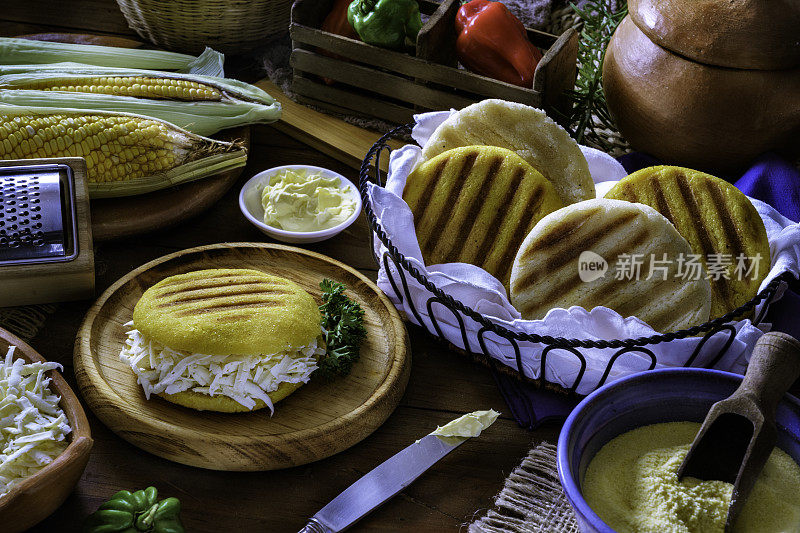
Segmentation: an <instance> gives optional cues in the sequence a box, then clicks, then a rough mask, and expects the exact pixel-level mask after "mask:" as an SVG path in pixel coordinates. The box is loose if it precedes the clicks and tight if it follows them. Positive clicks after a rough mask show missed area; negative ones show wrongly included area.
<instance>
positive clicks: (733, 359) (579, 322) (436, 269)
mask: <svg viewBox="0 0 800 533" xmlns="http://www.w3.org/2000/svg"><path fill="white" fill-rule="evenodd" d="M452 112H454V111H441V112H434V113H424V114H421V115H416V116H415V119H416V126H415V127H414V129H413V131H412V137H413V138H414V140H415V141H417V143H419V144H420V145H424V143H425V141H426V140H427V139H428V137H429V136H430V135H431V134H432V133H433V131H434V130H435V129H436V127H437V126H438V125H439V124H441V123H442V122H443V121H444V120H445V119H446V118H447V117H448V116H449V115H450V113H452ZM581 149H582V151H583V154H584V156H585V157H586V159H587V161H588V163H589V170H590V172H591V174H592V178H593V180H594V181H595V186H596V188H597V191H598V196H602V195H603V194H605V192H606V191H607V190H608V189H609V188H610V187H611V186H613V184H614V183H615V182H616V181H618V180H619V179H621V178H623V177H624V176H625V175H626V174H627V173H626V172H625V170H624V169H623V168H622V165H620V164H619V163H618V162H617V161H616V160H615V159H614V158H612V157H611V156H609V155H607V154H605V153H603V152H601V151H599V150H595V149H593V148H589V147H585V146H582V147H581ZM421 159H422V157H421V149H420V147H419V146H415V145H406V146H404V147H402V148H400V149H398V150H395V151H393V152H392V154H391V159H390V162H389V174H388V178H387V182H386V186H385V187H379V186H377V185H374V184H370V187H369V196H370V200H371V204H372V206H373V209H374V212H375V215H376V216H377V219H378V222H379V223H380V224H381V226H382V227H383V228H384V230H385V231H386V233H387V235H388V236H389V238H390V239H391V241H392V243H393V244H394V245H395V246H396V247H397V248H398V250H399V251H400V252H401V253H402V254H403V255H405V257H406V258H407V259H408V260H409V261H410V262H411V263H412V264H413V265H414V266H415V267H416V268H417V269H418V270H419V271H420V272H421V273H423V274H424V275H425V276H426V277H427V278H428V279H429V280H430V281H431V282H433V283H434V284H435V285H436V286H437V287H439V288H440V289H442V290H443V291H444V292H446V293H447V294H449V295H451V296H452V297H453V298H455V299H457V300H460V301H461V302H462V303H464V304H465V305H466V306H467V307H469V308H472V309H474V310H475V311H477V312H479V313H482V314H483V315H485V316H486V317H488V318H489V319H490V320H491V321H492V322H494V323H497V324H499V325H502V326H505V327H506V328H509V329H511V330H515V331H518V332H522V333H536V334H539V335H550V336H553V337H566V338H570V339H609V340H610V339H627V338H633V337H643V336H650V335H654V334H656V333H657V332H656V331H654V330H653V329H652V328H651V327H650V326H648V325H647V324H645V323H644V322H642V321H641V320H639V319H637V318H635V317H628V318H623V317H622V316H620V315H619V314H618V313H616V312H615V311H613V310H611V309H608V308H606V307H596V308H595V309H593V310H591V311H587V310H586V309H583V308H582V307H577V306H574V307H570V308H569V309H552V310H551V311H550V312H549V313H548V314H547V316H545V317H544V318H543V319H542V320H523V319H521V318H520V314H519V312H518V311H517V310H516V309H514V307H513V306H512V305H511V303H510V302H509V300H508V298H507V297H506V293H505V289H504V288H503V286H502V285H501V283H500V282H499V281H498V280H497V279H495V278H494V277H493V276H491V275H490V274H489V273H488V272H486V271H485V270H483V269H481V268H479V267H476V266H474V265H469V264H465V263H448V264H441V265H425V264H424V262H423V260H422V253H421V252H420V248H419V243H418V242H417V238H416V233H415V231H414V217H413V214H412V213H411V209H409V207H408V205H407V204H406V203H405V202H404V201H403V199H402V192H403V188H404V187H405V183H406V178H407V177H408V175H409V173H410V172H411V171H412V170H413V169H414V167H415V166H416V165H417V164H418V163H419V162H420V161H421ZM752 201H753V204H754V205H755V207H756V209H757V210H758V213H759V214H760V215H761V218H762V219H763V220H764V224H765V226H766V229H767V235H768V237H769V241H770V248H771V254H772V261H771V269H770V272H769V275H768V276H767V278H766V279H765V280H764V282H763V283H762V285H761V289H763V288H764V287H765V286H766V284H767V283H769V281H771V280H772V279H773V278H775V277H776V276H778V275H779V274H780V273H782V272H784V271H787V270H788V271H791V272H792V273H794V275H795V276H798V275H799V274H800V224H796V223H793V222H791V221H790V220H789V219H787V218H785V217H783V216H782V215H781V214H780V213H778V212H777V211H776V210H775V209H773V208H772V207H770V206H769V205H767V204H765V203H764V202H761V201H759V200H755V199H753V200H752ZM375 252H376V254H377V256H378V257H379V258H381V266H380V271H379V273H378V286H379V287H380V288H381V290H383V292H384V293H386V294H387V295H388V296H389V298H390V299H391V300H392V302H393V303H394V304H395V306H397V308H398V309H399V310H401V311H403V312H405V314H406V316H407V317H408V318H409V320H411V321H412V322H414V323H416V324H419V322H420V321H422V322H423V324H421V325H423V326H425V327H426V328H427V329H428V330H429V331H431V332H434V333H435V332H436V330H435V327H434V325H433V323H432V321H431V318H430V316H429V311H428V300H429V299H430V297H431V296H432V294H431V293H430V292H429V291H428V290H427V289H425V288H424V287H423V286H422V285H420V284H419V283H418V282H417V281H416V280H414V279H413V278H412V277H411V276H410V275H408V274H407V273H406V275H405V280H406V283H407V284H408V290H409V293H410V294H411V297H412V301H413V309H412V307H411V302H408V301H407V300H406V299H404V298H402V297H401V295H398V294H395V291H394V289H393V287H392V284H391V282H390V280H389V276H388V275H387V272H386V270H385V267H384V264H383V260H382V258H383V254H384V253H385V252H386V248H385V247H384V246H383V245H382V243H381V242H380V241H379V240H378V239H375ZM389 265H390V267H391V268H392V278H393V279H394V281H395V283H396V284H397V285H398V287H399V289H400V292H401V294H402V292H403V288H402V284H401V281H400V276H399V274H398V272H397V270H396V268H394V266H393V264H392V262H391V260H390V261H389ZM784 289H785V287H781V288H780V289H779V290H778V295H779V296H780V295H782V293H783V290H784ZM760 308H761V306H759V309H758V310H760ZM431 309H432V311H433V313H434V316H435V319H436V321H437V323H438V325H439V328H440V329H441V335H442V336H443V337H445V338H446V339H447V340H448V341H449V342H451V343H452V344H454V345H456V346H458V347H459V348H465V343H464V340H463V338H462V334H461V329H460V327H459V322H458V319H457V317H455V316H454V315H453V313H452V312H451V311H449V310H448V309H447V308H445V307H444V306H443V305H441V304H438V303H433V304H432V307H431ZM758 310H757V311H758ZM414 311H416V313H415V312H414ZM464 319H465V330H466V332H467V342H468V343H469V346H468V347H466V348H468V349H470V350H472V351H473V352H480V351H482V350H481V346H480V344H479V340H478V336H479V335H478V333H479V330H480V328H481V326H480V324H478V323H477V322H475V321H473V320H471V319H469V318H467V317H464ZM734 326H735V329H736V337H735V339H733V342H732V344H731V346H730V347H729V348H728V350H727V351H726V352H725V355H724V357H722V358H721V359H720V360H719V361H717V362H716V363H715V364H714V365H713V366H714V368H718V369H721V370H728V371H731V372H738V373H743V372H744V369H745V368H746V365H747V361H748V359H749V357H750V353H751V351H752V347H753V345H754V344H755V342H756V341H757V340H758V338H759V337H760V336H761V335H762V334H763V331H762V329H759V327H755V326H754V325H753V324H752V323H751V322H750V320H742V321H739V322H737V323H736V324H735V325H734ZM760 328H763V329H764V330H766V329H768V325H766V324H761V326H760ZM728 338H729V334H728V333H726V332H720V333H718V334H717V335H715V336H714V337H712V338H711V339H710V340H709V341H708V342H707V343H706V345H705V346H703V348H702V350H701V351H700V354H699V356H698V357H697V358H696V359H695V360H694V361H693V362H692V366H705V365H707V364H709V363H710V362H711V360H713V358H714V357H715V356H716V355H717V354H718V352H719V351H720V349H721V348H722V347H723V346H724V344H725V342H726V341H727V340H728ZM484 342H485V347H486V351H487V352H488V353H489V354H490V355H491V356H492V357H493V358H495V359H497V360H498V361H500V362H502V363H504V364H506V365H508V366H510V367H512V368H515V369H516V368H517V360H516V354H515V350H514V347H513V346H512V345H511V344H510V343H509V342H508V341H507V340H505V339H503V338H501V337H498V336H497V335H495V334H492V333H487V334H486V335H485V337H484ZM698 342H700V338H698V337H693V338H687V339H679V340H675V341H672V342H669V343H659V344H653V345H648V346H646V348H647V349H649V350H650V351H652V352H653V353H654V354H655V356H656V358H657V365H656V368H661V367H667V366H684V365H685V363H686V362H687V359H688V358H689V357H690V356H691V354H692V353H693V352H694V351H695V348H696V347H697V344H698ZM543 349H544V346H543V345H541V344H537V345H533V344H530V343H520V351H521V360H522V367H523V370H524V372H525V374H526V376H528V377H531V378H536V379H538V378H539V377H540V375H541V358H542V352H543ZM579 350H580V352H581V353H582V354H584V356H586V359H587V364H586V368H585V369H584V370H583V371H582V370H581V364H580V360H579V359H578V357H577V356H576V355H574V354H573V353H571V352H569V351H568V350H564V349H552V350H550V351H549V352H548V353H547V357H546V366H545V371H544V373H545V378H546V379H547V380H548V381H550V382H553V383H556V384H558V385H561V386H563V387H566V388H571V387H573V386H574V384H575V382H576V380H577V379H578V378H579V374H581V372H582V373H583V375H582V376H580V380H579V383H578V386H577V389H576V391H577V392H578V393H579V394H588V393H589V392H591V391H592V390H593V389H594V388H596V387H597V385H598V383H599V382H600V380H601V378H602V376H603V373H604V372H605V370H606V367H607V363H608V361H609V358H611V357H612V356H613V355H614V354H615V353H616V352H617V351H618V350H617V349H585V348H579ZM650 364H651V359H650V356H649V355H647V354H645V353H643V352H629V353H626V354H624V355H622V356H620V357H619V358H618V359H617V360H616V361H615V363H614V365H613V368H612V371H611V373H610V375H609V376H608V377H607V379H606V382H610V381H612V380H614V379H616V378H619V377H622V376H624V375H627V374H630V373H633V372H637V371H640V370H645V369H647V368H648V367H649V366H650Z"/></svg>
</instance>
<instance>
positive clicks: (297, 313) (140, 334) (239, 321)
mask: <svg viewBox="0 0 800 533" xmlns="http://www.w3.org/2000/svg"><path fill="white" fill-rule="evenodd" d="M320 319H321V316H320V312H319V308H318V307H317V304H316V302H315V301H314V298H313V297H312V296H311V295H310V294H308V293H307V292H306V291H305V290H303V289H302V288H301V287H300V286H299V285H297V284H296V283H294V282H291V281H289V280H287V279H284V278H281V277H278V276H273V275H270V274H267V273H265V272H261V271H258V270H249V269H210V270H199V271H194V272H188V273H185V274H178V275H175V276H170V277H168V278H166V279H164V280H161V281H160V282H158V283H156V284H155V285H153V286H152V287H150V288H149V289H147V290H146V291H145V292H144V294H143V295H142V297H141V299H140V300H139V302H138V303H137V304H136V307H135V308H134V311H133V321H132V322H130V323H128V324H127V326H128V327H129V328H130V329H129V330H128V331H127V339H126V340H125V345H124V346H123V348H122V351H121V353H120V358H121V359H122V360H123V361H125V362H127V363H128V364H130V366H131V368H132V369H133V371H134V373H135V374H136V376H137V380H138V382H139V384H140V385H141V386H142V388H143V390H144V393H145V396H146V397H147V398H148V399H149V398H150V397H151V395H153V394H156V395H159V396H161V397H163V398H164V399H166V400H168V401H170V402H173V403H176V404H179V405H183V406H185V407H190V408H193V409H198V410H208V411H218V412H243V411H254V410H256V409H261V408H264V407H269V408H270V411H273V409H274V403H275V402H277V401H279V400H281V399H283V398H285V397H286V396H288V395H289V394H291V393H292V392H294V391H295V390H296V389H297V388H299V387H300V386H302V385H303V384H304V383H307V382H308V380H309V379H310V377H311V373H312V372H314V370H316V369H317V363H318V361H319V359H320V356H321V355H322V354H324V352H325V350H324V341H323V340H322V328H321V326H320Z"/></svg>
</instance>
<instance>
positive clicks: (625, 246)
mask: <svg viewBox="0 0 800 533" xmlns="http://www.w3.org/2000/svg"><path fill="white" fill-rule="evenodd" d="M586 250H591V251H593V252H594V253H596V254H598V255H600V256H601V257H603V258H605V259H606V261H608V266H609V268H608V271H607V272H606V274H605V276H603V277H601V278H599V279H597V280H594V281H590V282H584V281H582V280H581V279H580V275H579V258H580V255H581V252H583V251H586ZM689 251H690V248H689V245H688V243H687V242H686V240H684V239H683V238H682V237H681V236H680V235H679V234H678V233H677V232H676V231H675V228H673V227H672V226H671V225H670V224H669V222H668V221H667V220H666V219H665V218H664V217H662V216H660V215H659V214H658V213H657V212H655V211H654V210H653V209H651V208H649V207H646V206H634V205H633V204H630V203H626V202H621V201H608V200H589V201H585V202H580V203H578V204H573V205H571V206H568V207H566V208H564V209H561V210H559V211H558V212H556V213H553V214H551V215H550V216H548V217H546V218H544V219H543V220H541V221H540V223H539V224H537V226H536V227H535V228H534V229H533V231H532V232H531V234H530V235H529V236H528V237H527V238H526V239H525V241H524V242H523V244H522V246H521V248H520V252H519V254H518V255H517V257H516V258H515V260H514V268H513V271H512V276H511V291H510V292H511V300H512V303H513V304H514V306H515V307H516V308H517V309H518V310H519V311H520V313H521V314H522V316H523V318H526V319H540V318H543V317H544V316H545V315H546V314H547V312H548V311H549V310H550V309H552V308H556V307H560V308H569V307H570V306H573V305H579V306H581V307H584V308H585V309H588V310H591V309H593V308H594V307H597V306H601V305H602V306H604V307H608V308H610V309H614V310H615V311H617V312H618V313H619V314H620V315H622V316H623V317H628V316H636V317H638V318H640V319H642V320H644V321H645V322H647V323H648V324H650V325H651V326H652V327H653V328H655V329H656V330H658V331H671V330H675V329H680V328H682V327H686V326H688V325H691V324H694V323H696V322H698V321H699V322H702V321H704V320H706V319H707V318H708V309H709V305H708V294H709V286H708V281H706V280H701V281H698V282H691V281H690V282H686V281H683V280H681V279H676V278H675V277H674V274H675V266H673V267H672V268H671V270H670V271H669V272H668V275H667V279H666V280H664V279H662V276H661V273H660V271H656V273H655V275H654V276H652V277H650V279H647V277H648V274H649V271H650V262H651V260H650V258H651V254H652V255H653V256H654V257H655V258H656V259H662V258H663V256H664V254H667V257H668V258H671V259H674V258H675V256H676V255H677V254H678V253H681V252H684V253H688V252H689ZM622 254H641V257H642V259H643V261H642V264H641V276H640V277H639V279H638V280H637V279H635V276H633V277H634V279H628V276H620V279H617V269H618V267H619V265H618V264H617V258H618V257H619V256H620V255H622Z"/></svg>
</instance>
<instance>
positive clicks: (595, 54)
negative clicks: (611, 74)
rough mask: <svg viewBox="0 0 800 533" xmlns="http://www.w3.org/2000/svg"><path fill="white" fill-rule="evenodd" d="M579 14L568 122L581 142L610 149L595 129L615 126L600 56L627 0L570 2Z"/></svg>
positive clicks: (618, 21)
mask: <svg viewBox="0 0 800 533" xmlns="http://www.w3.org/2000/svg"><path fill="white" fill-rule="evenodd" d="M570 5H571V6H572V9H574V10H575V12H576V13H577V14H578V15H579V16H580V17H581V20H582V23H583V29H582V30H581V35H580V42H579V44H578V78H577V80H576V81H575V89H574V90H572V91H568V95H569V97H570V99H571V100H572V112H571V114H570V116H569V117H568V120H567V124H568V126H569V129H570V131H571V133H572V136H573V137H574V138H575V140H576V141H578V143H580V144H589V145H592V146H596V147H598V148H600V149H603V150H606V151H607V150H609V149H610V146H609V143H608V140H607V139H606V138H604V137H603V135H601V134H600V133H598V131H597V130H598V128H612V129H613V128H614V126H613V121H612V119H611V115H610V114H609V112H608V107H607V106H606V99H605V96H604V95H603V85H602V76H603V59H604V57H605V52H606V47H607V46H608V42H609V41H610V40H611V35H612V34H613V33H614V30H616V29H617V26H618V25H619V23H620V22H622V19H623V18H625V15H627V14H628V5H627V2H626V0H590V1H588V2H586V3H585V4H584V6H583V7H578V6H576V5H575V4H570Z"/></svg>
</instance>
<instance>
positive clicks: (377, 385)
mask: <svg viewBox="0 0 800 533" xmlns="http://www.w3.org/2000/svg"><path fill="white" fill-rule="evenodd" d="M204 268H254V269H260V270H264V271H266V272H269V273H271V274H276V275H278V276H282V277H285V278H288V279H291V280H293V281H295V282H296V283H298V284H299V285H300V286H302V287H303V288H304V289H305V290H307V291H308V292H309V293H310V294H312V295H314V297H315V298H316V299H317V301H318V302H321V299H320V297H319V293H320V289H319V282H321V281H322V280H323V279H324V278H330V279H333V280H336V281H340V282H343V283H345V284H346V285H347V287H348V294H349V295H350V297H351V298H353V299H354V300H355V301H357V302H358V303H359V304H361V306H362V308H363V309H364V311H365V317H364V322H365V325H366V327H367V332H368V335H367V339H366V340H365V341H364V344H363V345H362V348H361V359H360V360H359V361H358V363H356V365H355V366H354V367H353V371H352V372H351V373H350V374H349V375H348V376H346V377H343V378H338V379H336V380H334V381H331V382H325V381H324V380H318V379H317V380H312V381H311V382H310V383H309V384H307V385H305V386H303V387H301V388H300V389H299V390H298V391H297V392H295V393H294V394H292V395H291V396H289V397H288V398H287V399H285V400H283V401H281V402H280V403H278V404H276V409H275V415H274V416H272V417H271V418H270V414H269V410H261V411H256V412H253V413H242V414H222V413H209V412H200V411H194V410H192V409H187V408H184V407H180V406H178V405H174V404H171V403H169V402H167V401H165V400H163V399H161V398H159V397H153V398H152V399H150V400H145V397H144V394H143V392H142V389H141V387H140V386H139V385H138V384H137V383H136V378H135V376H134V374H133V372H132V371H131V369H130V367H129V366H128V365H127V364H125V363H123V362H121V361H120V360H119V352H120V349H121V348H122V345H123V341H124V339H125V332H126V331H127V328H126V327H125V326H124V325H123V324H125V323H126V322H128V321H129V320H131V316H132V314H133V308H134V306H135V305H136V303H137V302H138V301H139V298H140V297H141V295H142V293H143V292H144V291H145V290H146V289H147V288H149V287H150V286H152V285H153V284H155V283H156V282H158V281H160V280H162V279H164V278H165V277H167V276H172V275H175V274H180V273H184V272H189V271H192V270H200V269H204ZM410 359H411V356H410V352H409V347H408V339H407V334H406V331H405V328H404V326H403V323H402V321H401V320H400V317H399V316H398V314H397V311H395V309H394V306H393V305H392V304H391V302H390V301H389V300H388V299H387V298H386V296H384V295H383V293H382V292H381V291H380V289H378V288H377V287H376V286H375V285H374V284H373V283H372V282H371V281H369V280H368V279H367V278H366V277H364V276H363V275H361V274H360V273H358V272H357V271H356V270H354V269H352V268H350V267H348V266H346V265H344V264H342V263H339V262H338V261H334V260H333V259H330V258H328V257H325V256H324V255H320V254H317V253H314V252H309V251H306V250H302V249H299V248H293V247H290V246H281V245H276V244H256V243H234V244H215V245H210V246H201V247H197V248H191V249H188V250H183V251H180V252H176V253H174V254H170V255H167V256H164V257H162V258H160V259H156V260H155V261H151V262H150V263H147V264H145V265H143V266H141V267H139V268H137V269H136V270H134V271H133V272H130V273H129V274H127V275H126V276H124V277H123V278H122V279H120V280H119V281H117V282H116V283H114V284H113V285H112V286H111V287H109V288H108V290H106V291H105V292H104V293H103V295H102V296H101V297H100V298H99V299H98V300H97V302H95V304H94V305H93V306H92V307H91V308H90V309H89V311H88V313H87V314H86V317H85V318H84V320H83V324H82V325H81V327H80V330H79V332H78V337H77V339H76V340H75V374H76V376H77V379H78V386H79V387H80V390H81V393H82V394H83V397H84V398H85V400H86V403H87V404H88V405H89V407H90V408H91V409H92V410H93V411H94V413H95V414H96V415H97V416H98V418H100V420H102V421H103V422H104V423H105V424H106V425H107V426H108V427H109V428H110V429H111V430H112V431H114V432H115V433H116V434H117V435H119V436H120V437H122V438H123V439H125V440H127V441H129V442H130V443H132V444H134V445H135V446H138V447H140V448H142V449H143V450H147V451H149V452H151V453H154V454H156V455H159V456H161V457H164V458H167V459H170V460H172V461H176V462H179V463H183V464H187V465H191V466H199V467H202V468H210V469H214V470H272V469H276V468H286V467H290V466H296V465H301V464H305V463H309V462H311V461H316V460H319V459H322V458H324V457H328V456H330V455H333V454H335V453H338V452H340V451H342V450H344V449H346V448H349V447H350V446H352V445H354V444H356V443H357V442H359V441H360V440H362V439H363V438H365V437H366V436H367V435H369V434H370V433H372V432H373V431H374V430H375V429H377V428H378V427H379V426H380V425H381V424H382V423H383V422H384V420H386V418H387V417H388V416H389V414H390V413H391V412H392V411H393V410H394V409H395V407H396V406H397V404H398V402H399V401H400V397H401V396H402V395H403V391H404V390H405V387H406V384H407V383H408V377H409V373H410V368H411V361H410Z"/></svg>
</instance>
